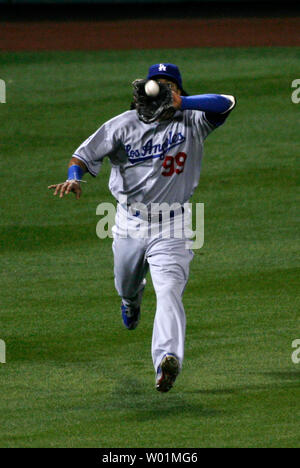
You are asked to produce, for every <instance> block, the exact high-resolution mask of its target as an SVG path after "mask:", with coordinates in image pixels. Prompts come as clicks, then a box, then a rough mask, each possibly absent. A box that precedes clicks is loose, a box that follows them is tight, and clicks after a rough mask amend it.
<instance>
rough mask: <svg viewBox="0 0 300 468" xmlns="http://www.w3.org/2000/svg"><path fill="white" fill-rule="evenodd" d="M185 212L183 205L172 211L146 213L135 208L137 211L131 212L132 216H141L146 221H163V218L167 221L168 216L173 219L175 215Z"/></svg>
mask: <svg viewBox="0 0 300 468" xmlns="http://www.w3.org/2000/svg"><path fill="white" fill-rule="evenodd" d="M129 208H130V206H129ZM183 213H184V207H183V206H181V207H180V208H179V209H178V210H171V211H170V212H163V211H158V212H157V213H152V212H150V213H149V212H148V213H145V212H142V211H139V210H135V213H132V212H131V214H132V216H134V217H136V218H141V219H143V220H144V221H148V223H161V222H162V221H163V220H165V221H167V220H168V217H169V219H173V218H174V217H175V216H178V215H182V214H183Z"/></svg>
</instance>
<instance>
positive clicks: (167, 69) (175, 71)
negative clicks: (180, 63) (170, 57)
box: [147, 63, 183, 90]
mask: <svg viewBox="0 0 300 468" xmlns="http://www.w3.org/2000/svg"><path fill="white" fill-rule="evenodd" d="M159 77H160V78H164V77H166V78H169V79H170V80H172V81H175V83H176V84H177V85H178V86H179V88H180V89H181V90H183V88H182V78H181V74H180V71H179V68H178V67H177V65H174V64H173V63H157V64H156V65H151V67H150V68H149V72H148V76H147V80H151V79H152V78H159Z"/></svg>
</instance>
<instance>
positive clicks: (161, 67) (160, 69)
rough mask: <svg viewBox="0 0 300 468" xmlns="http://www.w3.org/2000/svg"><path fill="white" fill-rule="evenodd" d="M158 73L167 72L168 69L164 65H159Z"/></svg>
mask: <svg viewBox="0 0 300 468" xmlns="http://www.w3.org/2000/svg"><path fill="white" fill-rule="evenodd" d="M158 71H167V67H166V66H165V65H164V64H163V63H161V64H160V65H159V68H158Z"/></svg>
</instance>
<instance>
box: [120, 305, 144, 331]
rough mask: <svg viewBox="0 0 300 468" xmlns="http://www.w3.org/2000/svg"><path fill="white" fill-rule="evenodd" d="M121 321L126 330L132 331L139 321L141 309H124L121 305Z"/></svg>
mask: <svg viewBox="0 0 300 468" xmlns="http://www.w3.org/2000/svg"><path fill="white" fill-rule="evenodd" d="M121 311H122V319H123V323H124V325H125V327H126V328H127V330H134V329H135V328H136V327H137V326H138V324H139V321H140V316H141V308H140V307H135V308H134V307H126V306H125V305H124V304H123V303H122V305H121Z"/></svg>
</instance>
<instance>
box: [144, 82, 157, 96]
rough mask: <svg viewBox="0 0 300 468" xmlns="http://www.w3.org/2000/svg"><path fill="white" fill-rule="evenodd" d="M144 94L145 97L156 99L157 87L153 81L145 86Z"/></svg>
mask: <svg viewBox="0 0 300 468" xmlns="http://www.w3.org/2000/svg"><path fill="white" fill-rule="evenodd" d="M145 92H146V94H147V96H151V97H156V96H157V95H158V93H159V85H158V83H157V82H156V81H154V80H149V81H147V83H146V84H145Z"/></svg>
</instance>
